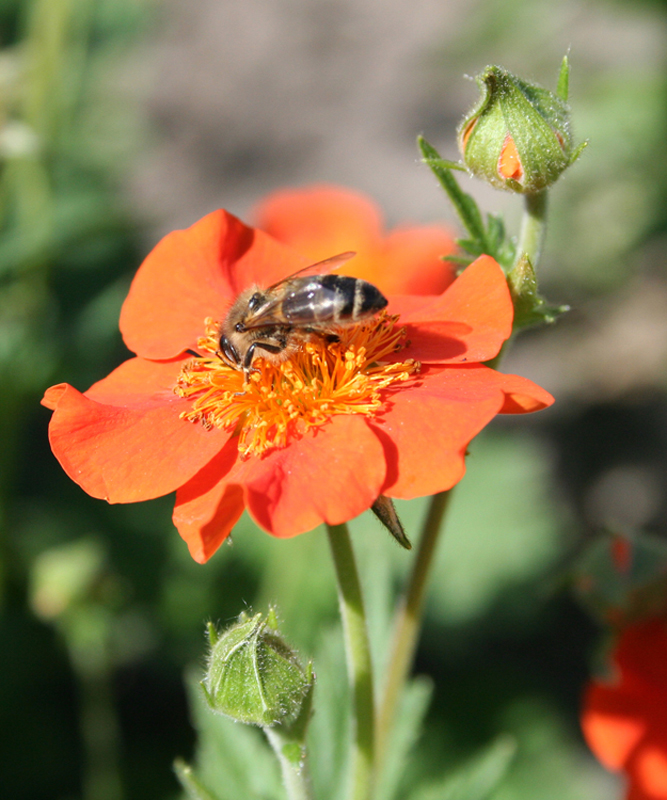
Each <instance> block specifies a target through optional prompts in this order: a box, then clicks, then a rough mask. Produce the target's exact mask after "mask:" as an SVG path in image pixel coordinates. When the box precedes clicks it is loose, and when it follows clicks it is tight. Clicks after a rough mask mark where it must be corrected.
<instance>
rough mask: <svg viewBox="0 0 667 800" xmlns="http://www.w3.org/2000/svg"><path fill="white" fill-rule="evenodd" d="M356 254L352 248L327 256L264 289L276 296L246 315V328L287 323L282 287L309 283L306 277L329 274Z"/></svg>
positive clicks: (267, 293) (266, 293) (268, 293)
mask: <svg viewBox="0 0 667 800" xmlns="http://www.w3.org/2000/svg"><path fill="white" fill-rule="evenodd" d="M354 256H356V253H355V252H354V251H352V250H348V251H347V252H345V253H339V254H338V255H337V256H331V258H325V259H324V261H318V262H317V263H315V264H309V265H308V266H307V267H304V268H303V269H300V270H297V271H296V272H293V273H292V274H291V275H288V276H287V277H286V278H283V279H282V280H281V281H278V282H277V283H274V284H273V286H269V288H268V289H265V290H264V294H265V295H270V294H271V293H273V295H274V297H273V298H272V299H271V300H269V301H268V302H266V303H264V305H262V306H261V308H258V309H257V311H256V312H255V313H249V314H248V315H247V316H246V319H245V323H244V324H245V327H246V329H247V330H251V329H252V328H263V327H265V326H267V325H281V324H285V322H286V320H285V318H284V316H282V314H281V309H282V303H283V293H282V291H281V287H286V285H287V284H290V283H293V284H294V286H293V287H291V288H292V289H293V290H294V289H295V288H296V287H297V286H299V284H301V283H302V282H303V283H304V284H305V283H307V280H306V279H307V278H308V277H309V276H311V275H328V274H329V273H330V272H333V270H335V269H336V267H340V266H341V264H344V263H345V262H346V261H349V260H350V259H351V258H353V257H354ZM291 321H292V322H298V321H299V320H295V319H292V320H291ZM309 321H310V317H309Z"/></svg>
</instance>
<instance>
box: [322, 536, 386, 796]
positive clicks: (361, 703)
mask: <svg viewBox="0 0 667 800" xmlns="http://www.w3.org/2000/svg"><path fill="white" fill-rule="evenodd" d="M327 529H328V533H329V545H330V547H331V554H332V556H333V561H334V566H335V569H336V579H337V583H338V602H339V605H340V613H341V617H342V620H343V634H344V637H345V652H346V656H347V670H348V676H349V680H350V685H351V688H352V704H353V709H354V741H353V745H352V787H351V793H350V797H351V798H352V800H369V798H370V797H371V796H372V791H373V774H374V759H375V706H374V701H373V671H372V665H371V651H370V644H369V641H368V631H367V628H366V615H365V611H364V603H363V598H362V594H361V584H360V582H359V573H358V571H357V565H356V562H355V558H354V552H353V550H352V542H351V541H350V534H349V532H348V529H347V526H346V525H328V526H327Z"/></svg>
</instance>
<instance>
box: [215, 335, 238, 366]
mask: <svg viewBox="0 0 667 800" xmlns="http://www.w3.org/2000/svg"><path fill="white" fill-rule="evenodd" d="M220 351H221V352H222V354H223V356H224V357H225V358H226V359H227V360H228V361H229V362H230V363H232V364H238V363H240V361H241V357H240V356H239V354H238V352H237V350H236V348H235V347H234V345H233V344H232V343H231V342H230V341H229V339H228V338H227V337H226V336H221V337H220Z"/></svg>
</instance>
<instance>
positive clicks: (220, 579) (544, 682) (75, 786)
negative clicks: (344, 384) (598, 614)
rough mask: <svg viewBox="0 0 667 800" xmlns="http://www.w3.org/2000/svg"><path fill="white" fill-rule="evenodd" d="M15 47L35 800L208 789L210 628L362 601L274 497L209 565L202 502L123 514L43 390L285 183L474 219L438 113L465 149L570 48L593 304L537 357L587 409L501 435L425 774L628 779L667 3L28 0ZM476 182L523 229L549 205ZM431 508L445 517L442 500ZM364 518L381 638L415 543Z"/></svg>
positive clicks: (659, 475)
mask: <svg viewBox="0 0 667 800" xmlns="http://www.w3.org/2000/svg"><path fill="white" fill-rule="evenodd" d="M0 46H1V49H0V372H1V376H0V409H1V413H0V431H1V433H0V442H1V446H0V637H1V638H0V642H1V644H0V730H1V731H2V745H1V747H2V773H1V774H2V786H3V789H2V791H3V796H5V797H8V798H16V800H47V798H57V799H58V800H74V799H75V798H77V799H78V798H82V800H120V799H121V798H125V799H126V800H143V799H144V798H175V797H177V796H179V788H178V784H177V782H176V779H175V777H174V775H173V772H172V761H173V759H174V758H175V757H176V756H183V757H185V758H188V759H189V758H191V757H192V753H193V748H194V746H195V744H194V743H195V733H194V730H193V728H192V727H191V724H190V722H189V711H188V701H187V696H186V690H185V688H184V680H183V676H184V672H185V670H186V668H188V667H189V666H191V665H193V664H194V665H198V664H199V665H201V663H202V659H203V653H204V638H203V631H204V623H205V621H206V620H209V619H212V620H214V621H220V622H222V623H226V622H228V621H230V620H232V619H233V618H234V617H235V616H236V615H237V614H238V612H239V611H240V610H242V609H243V608H248V607H252V608H255V609H258V610H264V609H265V607H266V605H267V603H269V602H276V603H277V604H278V606H279V610H280V614H281V617H282V619H283V620H284V630H285V633H286V634H287V636H288V637H289V638H290V639H291V640H292V641H293V642H294V643H295V644H296V645H298V646H299V647H301V648H302V650H303V652H304V653H305V654H307V655H310V654H312V653H314V652H316V651H318V650H322V648H323V647H324V648H325V649H326V647H328V646H329V645H328V644H327V642H328V639H326V636H325V634H324V633H323V632H326V631H327V630H328V628H329V627H333V626H335V623H336V598H335V591H334V585H333V575H332V571H331V567H330V565H329V563H328V552H327V545H326V541H325V538H324V537H323V536H322V532H321V531H315V532H313V533H310V534H307V535H304V536H301V537H298V538H297V539H295V540H292V541H277V540H273V539H271V537H269V536H267V535H265V534H264V533H262V532H260V531H258V530H257V529H255V528H254V526H253V525H252V524H251V523H250V522H249V521H248V520H247V519H245V518H244V520H243V521H242V522H241V523H240V524H239V526H238V528H237V530H236V531H235V533H234V541H233V545H232V546H225V547H223V548H222V550H221V551H220V552H219V553H218V554H217V555H216V556H215V557H214V558H213V559H212V560H211V562H209V564H207V565H206V566H200V565H197V564H195V563H194V562H192V561H191V560H190V558H189V556H188V554H187V550H186V548H185V546H184V544H183V543H182V542H181V540H180V539H179V537H178V535H177V534H176V532H175V531H174V529H173V528H172V525H171V522H170V514H171V506H172V500H171V499H170V498H163V499H161V500H158V501H154V502H150V503H144V504H140V505H136V506H135V505H129V506H108V505H106V504H105V503H103V502H101V501H97V500H93V499H91V498H89V497H88V496H87V495H85V494H84V493H83V492H82V491H81V490H80V489H79V488H78V487H77V486H76V485H74V484H73V483H72V482H70V481H69V480H68V479H67V478H66V476H65V475H64V473H63V472H62V470H61V469H60V467H59V466H58V464H57V463H56V461H55V459H54V458H53V456H52V455H51V453H50V450H49V447H48V441H47V425H48V420H49V412H48V411H47V410H46V409H44V408H42V407H40V405H39V399H40V397H41V395H42V393H43V391H44V389H45V388H46V387H47V386H49V385H51V384H52V383H59V382H61V381H67V382H69V383H72V384H73V385H74V386H76V387H77V388H79V389H81V390H83V389H85V388H87V387H88V386H89V385H90V384H91V383H93V382H94V381H95V380H98V379H99V378H101V377H103V376H104V375H105V374H107V373H108V372H109V371H110V370H111V369H112V368H113V367H114V366H116V365H117V364H118V363H120V362H121V361H122V360H123V359H124V358H125V357H126V355H127V351H126V350H125V348H124V345H123V344H122V341H121V339H120V335H119V333H118V328H117V321H118V313H119V309H120V305H121V303H122V300H123V298H124V295H125V293H126V291H127V287H128V286H129V282H130V280H131V277H132V275H133V273H134V271H135V270H136V268H137V266H138V265H139V264H140V263H141V260H142V258H143V257H144V256H145V254H146V253H147V252H148V251H149V249H150V248H151V247H152V246H153V244H154V243H155V242H156V241H157V239H158V238H159V237H160V236H161V235H162V234H164V233H166V232H167V231H168V230H171V229H173V228H174V227H182V226H185V225H188V224H191V223H192V222H194V221H195V220H196V219H197V218H199V217H200V216H202V215H203V214H204V213H206V212H208V211H210V210H212V209H214V208H216V207H220V206H224V207H226V208H228V209H229V210H230V211H232V212H234V213H237V214H239V215H242V216H245V217H246V218H247V217H249V216H250V215H251V211H252V207H253V205H254V204H255V203H256V202H257V201H258V200H259V199H260V198H261V197H262V196H263V195H264V194H265V193H266V192H268V191H270V190H272V189H276V188H281V187H284V186H286V185H304V184H308V183H313V182H321V181H328V182H332V183H340V184H344V185H348V186H351V187H354V188H357V189H360V190H363V191H366V192H368V193H369V194H371V195H372V196H374V197H375V198H376V199H377V200H378V202H379V203H380V204H381V205H382V207H383V208H384V209H385V212H386V214H387V219H388V222H389V223H390V224H396V223H398V222H401V221H406V220H412V221H431V220H445V221H449V222H450V223H451V224H452V225H455V221H454V220H453V217H452V215H451V213H450V212H449V211H448V209H447V206H446V203H445V201H444V197H442V196H441V195H440V194H439V192H438V188H437V186H436V185H435V181H434V179H433V178H432V176H431V175H430V174H429V172H428V171H427V170H426V168H424V167H422V166H421V165H419V164H418V162H417V149H416V146H415V136H416V134H417V133H419V132H422V133H424V135H425V136H426V138H427V139H428V140H429V141H431V142H432V143H433V144H434V145H435V146H437V147H438V148H439V149H440V150H441V152H442V154H443V155H444V156H446V157H450V158H456V151H455V144H454V130H455V126H456V124H457V122H458V120H459V118H460V117H461V116H462V114H463V113H464V112H465V111H466V110H467V108H468V107H469V106H470V105H471V104H472V103H473V102H474V101H475V100H476V89H475V86H474V84H472V83H470V82H468V81H466V80H464V78H463V75H464V74H475V73H476V72H478V71H479V70H480V69H482V68H483V67H484V66H485V65H486V64H487V63H499V64H501V65H502V66H504V67H506V68H508V69H510V70H513V71H515V72H517V73H518V74H520V75H521V76H522V77H524V78H527V79H533V80H537V81H539V82H541V83H542V84H544V85H546V86H548V87H553V86H554V85H555V79H556V75H557V70H558V66H559V63H560V59H561V58H562V55H563V53H564V52H566V51H567V50H568V48H570V58H571V63H572V67H573V73H572V78H571V84H570V87H571V101H572V106H573V113H574V124H575V135H576V136H578V137H579V138H580V139H581V138H587V139H589V140H590V146H589V148H588V149H587V151H586V152H585V154H584V156H583V157H582V158H581V160H580V162H578V163H577V165H576V166H575V167H574V168H573V169H572V170H571V171H570V172H568V174H567V175H566V176H565V177H564V179H563V180H562V181H561V182H560V183H559V185H558V186H557V187H556V188H555V190H554V191H553V193H552V195H553V197H552V209H553V217H552V226H551V228H550V231H549V236H548V242H547V252H546V256H545V258H544V262H543V265H542V272H541V276H542V288H543V291H544V293H545V294H546V295H547V296H548V297H549V299H550V300H552V301H554V302H559V303H563V302H565V303H569V304H570V305H571V306H572V307H573V310H572V311H571V312H570V314H569V315H567V316H566V317H565V318H564V319H562V320H561V321H560V322H559V323H558V325H557V327H555V328H552V329H548V330H540V331H534V332H531V333H529V334H526V335H524V337H523V338H522V339H520V340H519V342H517V344H516V345H515V347H514V349H513V351H512V352H511V353H510V354H509V356H508V358H507V360H506V361H505V363H504V365H503V368H504V370H505V371H508V372H517V373H519V374H522V375H525V376H527V377H530V378H532V379H533V380H535V381H537V382H538V383H540V384H541V385H543V386H544V387H545V388H547V389H549V390H550V391H551V392H552V393H553V394H554V395H555V396H556V398H557V402H556V405H555V406H554V407H553V408H552V409H550V410H549V411H547V412H543V413H541V414H539V415H536V416H535V417H531V418H522V419H501V420H498V421H497V422H496V423H494V425H492V426H491V427H490V428H489V429H488V430H487V431H486V432H485V433H484V434H483V435H482V436H480V437H479V438H478V440H476V441H475V442H474V443H473V445H472V447H471V456H470V459H469V474H468V476H467V477H466V479H465V481H464V482H463V483H462V484H461V486H460V487H459V489H457V492H456V495H455V500H454V505H453V508H452V513H451V515H450V519H449V520H448V523H447V531H446V536H445V537H444V540H443V543H442V547H441V550H440V553H439V557H438V563H437V566H436V570H435V574H434V576H433V581H432V586H431V591H430V595H429V602H428V608H427V620H426V627H425V630H424V635H423V637H422V643H421V646H420V649H419V654H418V662H417V670H416V671H417V672H418V673H423V674H428V675H430V676H432V677H433V679H434V680H435V682H436V683H435V692H434V699H433V704H432V707H431V710H430V712H429V715H428V718H427V729H426V733H425V735H424V736H423V737H422V739H421V740H420V741H419V744H418V747H417V750H416V753H417V756H416V760H415V763H414V764H413V766H412V767H411V771H410V773H409V775H408V780H409V783H410V785H414V784H415V782H416V781H417V780H418V779H426V780H427V781H428V780H430V779H433V780H435V779H436V778H437V777H438V776H439V775H440V774H441V773H442V770H443V767H444V766H448V765H455V764H458V763H460V762H461V760H462V759H466V758H468V757H470V756H472V755H473V754H475V753H476V752H478V751H479V748H481V747H484V746H485V745H487V744H488V743H489V742H491V741H492V740H493V739H494V738H495V737H496V736H497V735H498V734H501V733H510V734H513V735H514V736H515V737H516V740H517V742H518V746H519V750H518V755H517V757H516V759H515V760H514V762H513V763H512V765H511V767H510V769H509V771H508V772H507V775H506V776H505V778H504V780H503V782H502V784H501V785H500V787H499V788H498V789H497V790H496V791H495V793H494V794H493V800H510V798H511V799H512V800H529V799H530V800H532V798H535V797H540V798H541V800H550V799H551V798H553V800H597V798H599V799H600V800H603V798H604V800H609V798H615V797H620V793H621V789H620V787H619V785H618V784H617V783H616V782H615V781H614V780H613V779H612V778H611V777H609V776H607V775H606V773H604V771H603V770H602V768H601V767H599V766H598V765H597V764H596V763H595V762H594V760H593V759H592V757H591V756H590V755H589V754H588V752H587V750H586V748H585V746H584V744H583V743H582V740H581V735H580V733H579V729H578V722H577V718H578V704H579V698H580V693H581V689H582V686H583V684H584V682H585V680H586V677H587V674H588V672H589V670H590V669H591V667H592V665H593V663H594V657H595V653H596V651H597V648H598V644H599V639H600V636H599V631H598V629H597V627H596V624H595V623H594V621H593V619H592V617H590V616H589V615H588V614H587V613H586V612H585V611H584V610H583V609H582V607H581V605H580V604H579V603H578V601H577V600H576V599H574V598H573V596H572V593H571V592H570V588H569V584H570V581H569V579H568V573H569V571H570V569H571V567H572V565H573V563H575V562H576V561H577V559H578V558H579V555H580V554H581V553H582V552H588V548H589V545H590V543H591V542H592V543H595V542H602V544H601V547H602V549H603V551H604V548H605V547H606V544H605V542H606V540H605V539H604V538H603V539H599V537H600V536H602V537H604V535H605V534H606V532H608V531H612V532H617V533H623V534H627V535H633V536H639V537H641V536H644V535H652V536H654V537H655V542H657V545H656V546H657V552H661V550H660V546H661V539H662V538H663V537H665V535H666V534H667V500H666V498H667V491H665V490H666V488H667V456H666V453H667V401H666V396H665V380H666V377H667V276H666V273H665V268H664V267H665V257H664V247H665V237H666V231H667V213H666V212H665V208H667V205H666V203H665V200H666V195H667V169H666V165H667V162H666V159H665V155H664V152H665V146H664V142H665V140H666V138H667V115H666V111H667V80H666V78H667V73H666V72H665V58H666V54H667V8H666V5H665V4H664V3H661V2H657V1H656V2H637V1H636V0H635V1H634V2H628V1H626V2H620V0H619V1H618V2H611V1H610V0H608V1H607V2H603V1H602V0H600V2H588V3H584V2H564V3H559V4H554V3H551V2H548V0H502V1H501V0H479V1H478V2H464V0H459V1H458V2H451V1H450V2H447V3H442V2H432V0H411V2H409V3H408V2H407V0H391V2H387V3H383V4H375V3H373V2H371V0H321V2H318V3H309V2H308V0H284V2H278V3H277V2H275V0H245V2H244V3H237V2H234V0H226V2H225V1H224V0H223V2H218V1H217V0H190V1H189V2H186V0H164V2H161V3H157V2H149V0H1V1H0ZM463 180H464V186H465V188H466V190H468V191H470V192H471V193H473V194H474V195H475V196H476V197H477V199H478V200H479V202H480V204H481V205H482V206H483V207H485V208H486V209H487V210H497V209H502V210H503V211H504V212H505V214H506V218H507V221H508V224H509V225H510V226H516V225H517V224H518V220H519V216H520V204H519V203H518V202H517V201H516V199H515V198H513V197H511V196H509V195H504V194H498V193H494V192H492V191H491V190H487V189H485V188H484V187H481V186H477V185H476V184H475V183H473V182H469V181H468V180H467V179H466V178H464V179H463ZM165 324H168V321H165ZM399 510H400V512H401V514H402V515H403V517H404V520H405V523H406V527H407V528H408V530H409V531H415V530H417V529H418V524H419V520H420V518H421V515H422V514H423V511H424V504H423V503H422V502H418V501H415V502H413V503H410V504H402V505H401V508H400V509H399ZM353 533H354V537H355V541H356V543H357V544H358V546H359V548H360V551H361V553H362V560H363V562H364V563H365V564H366V567H367V571H366V579H367V585H366V591H367V594H368V596H369V601H370V603H371V606H372V608H373V609H375V610H374V612H373V613H374V618H375V620H376V622H377V627H376V629H374V636H376V638H377V639H378V640H379V635H378V634H377V633H376V631H379V630H381V628H382V622H383V613H384V612H383V611H382V609H383V608H384V606H383V604H382V597H379V595H380V594H381V593H382V592H383V591H388V590H389V589H388V587H389V588H391V587H395V586H396V585H397V583H398V581H399V578H400V576H401V575H402V574H404V572H405V570H406V568H407V566H408V565H409V563H410V559H411V557H412V556H411V554H409V553H405V552H397V549H396V548H394V547H393V546H392V544H391V542H389V541H388V540H387V537H386V536H385V535H384V534H383V533H382V532H381V531H380V530H379V528H378V526H377V524H376V523H375V522H374V521H373V520H371V519H366V518H362V519H361V520H358V521H356V522H355V523H354V524H353ZM653 563H658V560H654V562H653ZM657 569H658V571H659V569H661V564H660V563H658V567H657ZM378 571H380V572H382V576H381V577H378ZM654 571H655V570H654ZM379 587H383V588H379ZM377 649H378V653H379V652H380V645H379V644H378V645H377ZM330 680H331V681H332V686H335V685H336V680H337V681H338V683H344V681H345V678H344V675H343V673H342V672H341V673H339V674H338V675H337V676H336V675H335V674H334V675H333V677H332V676H330ZM326 685H327V682H326V677H325V678H323V687H326ZM321 691H324V688H323V689H321ZM332 691H333V690H332ZM324 721H326V719H324ZM317 724H320V723H317ZM320 727H322V728H324V727H325V726H324V724H321V725H320ZM332 746H333V745H332ZM331 757H332V758H333V755H332V756H331ZM324 775H325V773H324V772H323V771H322V772H321V775H320V778H319V780H320V782H321V784H322V785H324V784H325V777H324ZM258 791H259V790H258ZM267 791H268V790H267ZM221 796H222V795H221ZM236 796H239V795H236ZM263 796H266V797H268V796H273V795H271V794H266V795H263ZM326 796H327V795H326V794H325V793H323V794H322V797H326ZM331 796H332V797H333V796H334V795H333V791H332V794H331ZM397 796H398V797H404V796H407V789H405V792H404V794H399V795H397ZM439 796H440V795H438V793H437V791H435V792H434V793H432V794H428V793H425V794H420V795H419V797H424V798H427V797H432V798H433V800H437V797H439Z"/></svg>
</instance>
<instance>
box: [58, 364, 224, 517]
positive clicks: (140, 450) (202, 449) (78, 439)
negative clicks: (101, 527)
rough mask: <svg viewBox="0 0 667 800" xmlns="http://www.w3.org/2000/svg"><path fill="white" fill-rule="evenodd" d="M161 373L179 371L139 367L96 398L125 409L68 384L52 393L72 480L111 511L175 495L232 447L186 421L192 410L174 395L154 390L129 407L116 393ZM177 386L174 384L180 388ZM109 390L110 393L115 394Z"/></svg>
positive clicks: (110, 381) (117, 375) (131, 399)
mask: <svg viewBox="0 0 667 800" xmlns="http://www.w3.org/2000/svg"><path fill="white" fill-rule="evenodd" d="M142 369H143V370H144V374H145V375H146V376H148V375H153V376H154V374H155V370H156V369H157V370H158V371H159V372H161V374H162V375H161V376H162V377H164V376H165V374H166V373H167V372H168V371H171V372H172V374H173V372H174V370H176V374H178V365H177V364H174V363H170V364H167V365H160V366H159V367H156V365H154V364H151V363H150V362H145V361H142V360H141V359H133V360H131V361H130V362H126V363H125V364H124V365H122V366H121V367H119V369H118V370H116V371H115V372H114V373H111V375H110V376H109V378H107V379H106V381H107V386H106V387H105V381H100V383H98V384H96V385H95V387H93V390H91V393H92V394H94V395H95V396H96V397H97V398H99V397H107V398H110V397H113V398H114V399H115V401H116V403H117V404H113V405H112V404H107V403H104V402H99V401H98V400H94V399H91V398H90V397H87V396H85V395H83V394H81V393H80V392H78V391H77V390H76V389H74V388H73V387H71V386H69V385H67V384H61V385H60V386H57V387H53V388H52V389H50V390H49V391H48V392H47V393H46V396H45V401H44V402H45V404H47V403H48V404H49V405H50V407H52V408H54V409H55V410H54V413H53V416H52V418H51V423H50V425H49V440H50V442H51V449H52V450H53V453H54V455H55V456H56V458H57V459H58V461H59V462H60V464H61V465H62V467H63V469H64V470H65V472H66V473H67V474H68V475H69V476H70V478H72V480H74V481H75V482H76V483H78V484H79V486H81V488H82V489H84V491H86V492H88V494H90V495H92V496H93V497H100V498H104V499H106V500H108V501H109V502H110V503H130V502H135V501H138V500H149V499H151V498H154V497H160V496H162V495H164V494H168V493H169V492H172V491H174V489H176V488H178V487H179V486H181V485H182V484H183V483H185V482H186V481H188V480H189V479H190V478H191V477H192V476H193V475H195V474H196V473H197V472H198V471H199V470H200V469H201V468H202V467H203V466H204V464H206V462H207V461H209V460H210V459H211V458H212V457H213V456H214V455H215V454H216V453H217V452H218V451H219V450H220V449H221V448H222V447H223V445H224V444H225V442H226V441H227V439H228V438H229V434H228V433H226V432H224V431H220V430H218V429H214V430H211V431H206V430H204V428H203V427H202V426H201V425H193V424H192V423H189V422H184V421H183V420H181V419H179V414H180V413H181V411H184V410H186V409H188V408H189V407H190V404H189V403H188V402H187V401H186V400H182V399H181V398H178V397H176V395H174V394H173V392H169V393H167V392H166V391H165V390H164V386H163V385H162V384H159V385H156V384H151V383H149V382H146V383H145V384H144V385H145V394H144V396H143V401H142V400H141V399H140V397H139V395H138V394H135V395H134V396H128V403H127V405H120V404H119V401H120V400H122V397H120V396H119V395H118V394H117V393H116V392H115V391H114V388H115V386H114V385H115V383H116V381H118V383H117V384H116V385H120V384H122V383H125V382H126V380H125V379H126V378H127V377H128V376H129V375H130V374H132V376H133V379H134V380H138V378H139V375H140V373H141V371H142ZM172 385H173V384H172ZM107 389H108V391H107Z"/></svg>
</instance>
